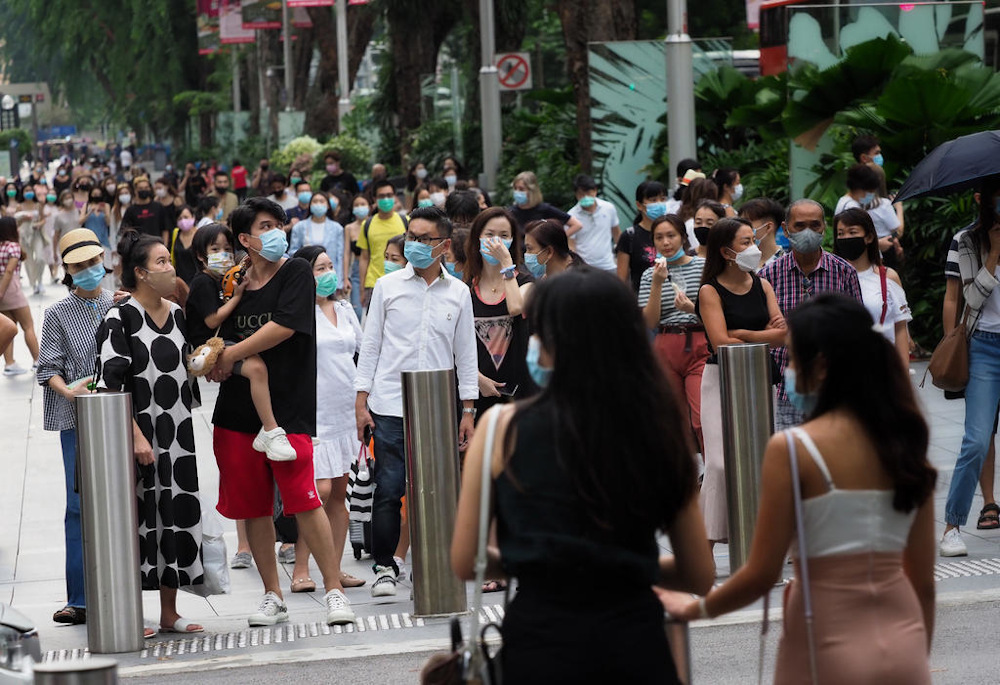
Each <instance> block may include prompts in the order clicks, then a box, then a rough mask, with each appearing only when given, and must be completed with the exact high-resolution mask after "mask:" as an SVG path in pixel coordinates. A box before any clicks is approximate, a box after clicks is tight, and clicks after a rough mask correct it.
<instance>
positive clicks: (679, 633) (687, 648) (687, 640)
mask: <svg viewBox="0 0 1000 685" xmlns="http://www.w3.org/2000/svg"><path fill="white" fill-rule="evenodd" d="M663 628H664V630H665V631H666V633H667V644H668V645H669V646H670V656H671V657H673V660H674V668H676V669H677V678H678V679H679V680H680V681H681V683H682V684H683V685H691V628H690V627H689V626H688V623H687V621H675V620H673V619H672V618H669V617H668V618H667V619H666V620H665V622H664V626H663Z"/></svg>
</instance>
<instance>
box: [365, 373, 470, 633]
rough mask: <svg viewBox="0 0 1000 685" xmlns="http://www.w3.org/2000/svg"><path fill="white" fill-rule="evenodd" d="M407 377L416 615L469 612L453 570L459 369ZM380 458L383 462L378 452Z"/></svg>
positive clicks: (406, 420)
mask: <svg viewBox="0 0 1000 685" xmlns="http://www.w3.org/2000/svg"><path fill="white" fill-rule="evenodd" d="M401 375H402V384H403V436H404V440H405V444H406V472H407V482H406V502H407V508H408V510H409V514H408V519H409V525H410V549H411V550H412V554H413V613H414V615H415V616H444V615H450V614H458V613H463V612H465V611H466V610H467V608H468V604H467V600H466V594H465V583H464V582H462V581H461V580H459V579H458V577H457V576H456V575H455V574H454V573H452V570H451V536H452V532H453V530H454V528H455V514H456V510H457V508H458V486H459V467H458V416H457V414H458V412H457V410H456V403H457V398H456V396H455V372H454V370H452V369H447V370H441V371H404V372H403V373H402V374H401ZM375 459H376V463H377V460H378V455H377V454H376V455H375ZM376 468H378V467H377V466H376Z"/></svg>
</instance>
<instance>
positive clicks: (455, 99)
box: [451, 60, 465, 159]
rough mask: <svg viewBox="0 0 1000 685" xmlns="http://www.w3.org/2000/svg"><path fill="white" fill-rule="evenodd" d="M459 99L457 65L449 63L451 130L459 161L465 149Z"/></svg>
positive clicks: (463, 155) (463, 157)
mask: <svg viewBox="0 0 1000 685" xmlns="http://www.w3.org/2000/svg"><path fill="white" fill-rule="evenodd" d="M460 99H461V98H460V97H459V92H458V63H457V62H455V61H454V60H452V62H451V130H452V136H454V138H455V154H457V155H458V158H459V159H465V147H464V145H463V143H462V113H461V112H460V111H459V105H460Z"/></svg>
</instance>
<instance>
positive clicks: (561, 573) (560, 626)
mask: <svg viewBox="0 0 1000 685" xmlns="http://www.w3.org/2000/svg"><path fill="white" fill-rule="evenodd" d="M556 422H557V416H556V412H555V410H554V408H553V407H552V405H551V404H549V403H547V402H545V403H541V404H537V405H535V406H533V407H532V409H531V411H530V412H525V413H524V414H522V415H520V416H519V417H518V418H517V439H516V442H515V445H514V450H513V453H512V455H511V458H510V462H509V464H508V467H507V469H505V470H504V472H503V473H501V474H500V476H499V477H497V479H496V480H495V481H494V483H495V493H496V517H497V539H498V542H499V545H500V558H501V560H502V563H503V567H504V571H505V572H506V573H507V575H509V576H511V577H516V578H517V580H518V591H517V595H516V596H515V597H514V600H513V601H512V602H511V603H510V605H509V606H508V607H507V609H506V612H505V615H504V620H503V626H502V628H501V632H502V633H503V644H504V648H503V652H502V655H503V656H502V661H503V675H504V678H505V679H507V681H508V682H512V683H518V684H519V685H522V684H526V683H678V682H679V681H678V679H677V673H676V669H675V667H674V664H673V660H672V658H671V656H670V648H669V646H668V644H667V639H666V634H665V632H664V629H663V606H662V605H661V604H660V602H659V600H658V599H657V597H656V595H655V594H654V593H653V591H652V589H651V586H652V585H653V584H654V582H655V581H656V577H657V573H658V565H657V560H658V556H659V552H658V548H657V545H656V528H655V526H653V525H644V524H643V523H642V522H640V521H637V522H636V524H635V525H634V526H630V527H629V528H628V529H627V530H608V529H604V528H601V527H599V526H598V525H597V524H596V523H594V522H593V521H592V520H591V518H590V517H589V516H588V515H587V512H588V511H589V509H590V508H591V506H592V505H589V504H587V503H585V502H584V501H583V500H582V499H581V498H580V497H579V495H578V494H577V493H576V492H575V491H574V489H573V487H572V484H571V483H572V481H571V478H570V476H569V474H568V472H567V466H566V465H565V463H564V462H563V460H562V459H561V458H560V456H559V455H558V454H557V452H556V450H555V448H554V446H553V426H554V425H555V424H556ZM498 439H499V437H498ZM619 456H620V455H619ZM609 458H615V455H609ZM595 579H606V580H607V579H611V580H613V582H607V583H602V584H601V589H600V593H599V594H600V599H599V600H598V601H591V600H588V599H585V598H586V597H587V596H588V595H592V594H593V591H594V582H595ZM582 598H584V599H582Z"/></svg>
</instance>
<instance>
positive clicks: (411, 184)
mask: <svg viewBox="0 0 1000 685" xmlns="http://www.w3.org/2000/svg"><path fill="white" fill-rule="evenodd" d="M426 179H427V165H426V164H424V163H423V162H414V163H413V166H411V167H410V172H409V173H408V174H407V175H406V192H407V193H408V194H410V195H413V193H415V192H416V189H417V186H419V185H423V183H424V181H425V180H426Z"/></svg>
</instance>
